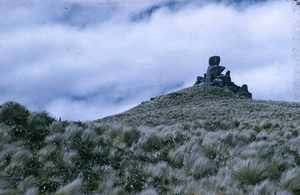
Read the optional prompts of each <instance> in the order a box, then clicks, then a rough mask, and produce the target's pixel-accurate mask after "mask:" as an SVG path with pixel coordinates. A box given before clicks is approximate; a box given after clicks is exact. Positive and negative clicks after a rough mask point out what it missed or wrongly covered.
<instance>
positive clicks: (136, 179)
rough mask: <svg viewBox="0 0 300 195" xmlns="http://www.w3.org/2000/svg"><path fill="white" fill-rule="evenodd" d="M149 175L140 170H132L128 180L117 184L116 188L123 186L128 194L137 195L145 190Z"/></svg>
mask: <svg viewBox="0 0 300 195" xmlns="http://www.w3.org/2000/svg"><path fill="white" fill-rule="evenodd" d="M148 177H149V175H147V174H145V173H144V172H143V171H141V170H139V169H138V168H133V169H132V170H130V175H129V176H128V177H127V178H126V180H122V181H119V182H116V183H115V186H122V187H123V188H124V189H125V191H126V192H129V193H136V192H140V191H142V190H143V189H144V187H145V183H146V181H147V178H148Z"/></svg>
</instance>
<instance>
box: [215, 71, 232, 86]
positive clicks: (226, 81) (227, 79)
mask: <svg viewBox="0 0 300 195" xmlns="http://www.w3.org/2000/svg"><path fill="white" fill-rule="evenodd" d="M227 72H228V71H227ZM217 79H221V80H222V81H223V83H224V85H226V86H229V85H231V78H230V76H228V75H219V76H217Z"/></svg>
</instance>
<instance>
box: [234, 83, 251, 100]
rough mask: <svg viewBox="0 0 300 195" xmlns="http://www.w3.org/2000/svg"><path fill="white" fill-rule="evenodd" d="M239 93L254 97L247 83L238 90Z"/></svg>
mask: <svg viewBox="0 0 300 195" xmlns="http://www.w3.org/2000/svg"><path fill="white" fill-rule="evenodd" d="M237 94H238V95H242V96H246V97H249V98H252V93H250V92H249V91H248V86H247V85H246V84H244V85H243V86H242V87H241V88H240V90H239V91H238V92H237Z"/></svg>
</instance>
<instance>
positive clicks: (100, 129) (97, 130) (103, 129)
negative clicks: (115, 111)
mask: <svg viewBox="0 0 300 195" xmlns="http://www.w3.org/2000/svg"><path fill="white" fill-rule="evenodd" d="M94 131H95V132H96V133H97V134H98V135H99V136H100V135H102V134H103V133H104V132H105V131H107V128H105V127H103V126H101V127H96V128H95V129H94Z"/></svg>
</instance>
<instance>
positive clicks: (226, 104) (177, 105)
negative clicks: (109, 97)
mask: <svg viewBox="0 0 300 195" xmlns="http://www.w3.org/2000/svg"><path fill="white" fill-rule="evenodd" d="M299 116H300V104H298V103H287V102H273V101H257V100H250V99H246V98H240V97H236V96H235V95H234V94H232V93H229V92H225V91H224V90H223V91H222V90H220V89H218V88H210V87H208V88H207V89H205V90H204V91H199V89H198V88H194V87H192V88H187V89H184V90H181V91H178V92H176V93H175V94H168V95H166V96H160V97H156V98H154V100H151V101H148V102H145V103H143V104H141V105H139V106H137V107H135V108H133V109H131V110H129V111H127V112H125V113H120V114H118V115H114V116H111V117H107V118H104V119H101V120H98V121H91V122H86V123H83V122H69V121H57V120H55V119H53V118H51V117H50V116H49V115H48V114H47V113H46V112H41V113H31V112H29V111H28V110H27V109H26V108H25V107H24V106H22V105H19V104H17V103H13V102H10V103H6V104H4V105H2V106H1V107H0V129H1V130H0V140H1V145H0V148H1V150H0V194H28V195H29V194H30V195H34V194H45V195H46V194H57V195H58V194H145V195H146V194H186V195H189V194H275V193H276V194H299V193H300V186H299V183H300V180H299V178H300V171H299V169H300V151H299V148H300V145H299V143H300V136H299V129H300V120H299Z"/></svg>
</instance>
